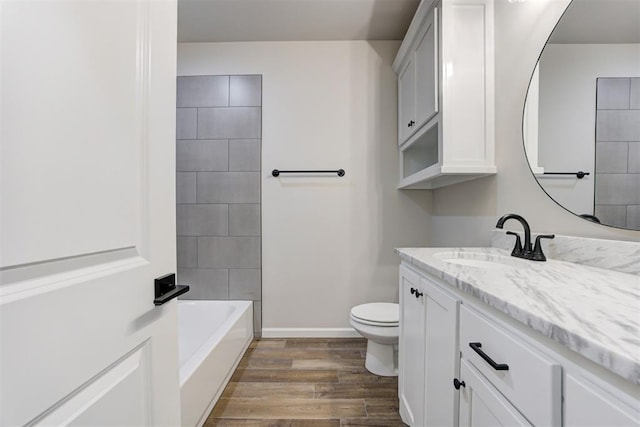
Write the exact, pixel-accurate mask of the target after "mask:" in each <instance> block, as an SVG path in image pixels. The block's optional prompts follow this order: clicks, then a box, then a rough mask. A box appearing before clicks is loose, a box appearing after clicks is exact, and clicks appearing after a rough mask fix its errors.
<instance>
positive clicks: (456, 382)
mask: <svg viewBox="0 0 640 427" xmlns="http://www.w3.org/2000/svg"><path fill="white" fill-rule="evenodd" d="M453 387H455V389H456V390H460V387H466V384H465V383H464V381H460V380H459V379H457V378H454V379H453Z"/></svg>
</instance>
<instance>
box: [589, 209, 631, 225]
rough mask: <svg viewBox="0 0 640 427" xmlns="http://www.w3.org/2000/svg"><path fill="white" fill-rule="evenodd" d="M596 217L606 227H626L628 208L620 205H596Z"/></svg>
mask: <svg viewBox="0 0 640 427" xmlns="http://www.w3.org/2000/svg"><path fill="white" fill-rule="evenodd" d="M594 212H595V216H596V217H597V218H598V219H599V220H600V223H602V224H604V225H610V226H612V227H624V226H625V223H626V221H627V219H626V218H627V207H626V206H619V205H602V206H600V205H596V206H595V210H594Z"/></svg>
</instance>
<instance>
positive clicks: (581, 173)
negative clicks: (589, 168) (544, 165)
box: [543, 171, 589, 179]
mask: <svg viewBox="0 0 640 427" xmlns="http://www.w3.org/2000/svg"><path fill="white" fill-rule="evenodd" d="M543 175H575V176H576V178H578V179H582V178H584V177H585V176H587V175H589V172H583V171H578V172H544V173H543Z"/></svg>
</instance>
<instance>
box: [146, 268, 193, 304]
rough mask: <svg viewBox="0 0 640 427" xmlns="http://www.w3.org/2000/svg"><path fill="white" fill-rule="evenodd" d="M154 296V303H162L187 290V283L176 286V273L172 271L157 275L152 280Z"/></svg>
mask: <svg viewBox="0 0 640 427" xmlns="http://www.w3.org/2000/svg"><path fill="white" fill-rule="evenodd" d="M154 286H155V298H154V300H153V304H154V305H162V304H164V303H166V302H168V301H170V300H172V299H174V298H176V297H178V296H180V295H182V294H184V293H187V292H189V286H188V285H178V286H176V275H175V274H174V273H170V274H167V275H165V276H162V277H158V278H157V279H155V280H154Z"/></svg>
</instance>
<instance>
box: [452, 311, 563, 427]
mask: <svg viewBox="0 0 640 427" xmlns="http://www.w3.org/2000/svg"><path fill="white" fill-rule="evenodd" d="M460 352H461V354H462V358H463V360H467V361H468V363H469V364H470V365H473V366H474V368H475V369H476V370H477V371H478V372H479V373H480V374H482V376H483V378H485V379H486V380H487V381H488V382H489V383H490V384H492V386H491V387H492V388H493V389H495V390H496V391H497V392H498V393H499V394H501V395H503V396H504V397H505V398H506V399H508V401H509V402H510V403H511V404H512V405H513V406H514V407H516V408H517V409H518V411H519V412H520V413H521V414H522V415H523V416H524V417H525V418H526V419H528V420H529V421H530V422H531V424H533V425H541V426H542V425H544V426H560V425H561V423H562V420H561V418H562V411H561V399H562V398H561V396H562V385H561V380H562V369H561V367H560V364H558V363H557V362H556V361H554V360H552V359H550V358H548V357H547V356H545V355H544V354H542V353H541V352H539V351H538V350H537V349H536V348H534V347H532V346H531V345H529V344H527V343H526V342H524V341H523V340H521V339H520V338H518V337H517V336H516V335H515V334H513V333H511V332H510V331H508V330H507V329H505V328H504V327H502V326H501V325H499V324H497V323H496V322H493V321H492V320H491V319H489V318H487V317H486V316H483V315H482V314H480V313H479V312H477V311H475V310H470V309H469V308H468V307H466V306H463V307H462V308H461V309H460ZM460 381H465V383H466V381H467V378H466V377H465V376H463V374H462V372H461V373H460ZM476 393H481V392H480V390H477V391H476ZM531 396H536V398H535V399H532V398H531ZM461 410H462V409H461Z"/></svg>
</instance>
